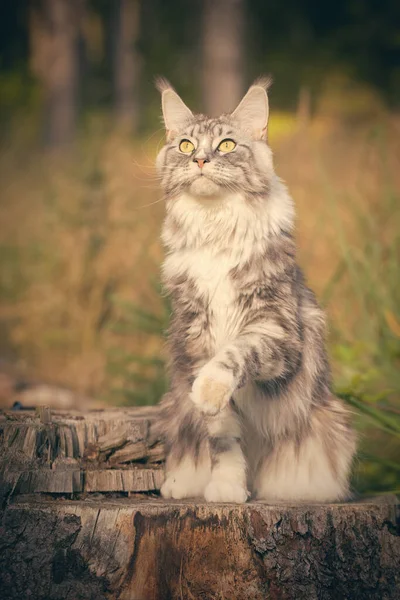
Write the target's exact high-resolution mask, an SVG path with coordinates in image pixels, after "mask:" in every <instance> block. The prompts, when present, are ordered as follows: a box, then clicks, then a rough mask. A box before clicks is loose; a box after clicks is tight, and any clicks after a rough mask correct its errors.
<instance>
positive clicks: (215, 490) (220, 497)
mask: <svg viewBox="0 0 400 600" xmlns="http://www.w3.org/2000/svg"><path fill="white" fill-rule="evenodd" d="M248 497H249V492H248V491H247V490H246V489H245V488H244V487H242V486H241V485H239V484H238V483H232V482H231V481H224V480H221V481H210V483H209V484H208V486H207V487H206V489H205V490H204V498H205V499H206V500H207V502H236V503H238V504H243V502H246V500H247V498H248Z"/></svg>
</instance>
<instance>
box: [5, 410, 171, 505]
mask: <svg viewBox="0 0 400 600" xmlns="http://www.w3.org/2000/svg"><path fill="white" fill-rule="evenodd" d="M156 415H157V409H156V408H152V407H148V408H144V407H143V408H133V409H122V408H121V409H110V410H107V411H103V410H93V411H91V412H87V413H80V412H78V411H50V409H48V408H46V407H39V408H38V409H37V411H36V412H34V411H29V410H28V411H23V412H13V411H4V412H3V413H1V412H0V501H1V498H3V499H4V498H8V497H10V496H12V497H15V496H18V495H20V494H28V493H35V494H41V493H51V494H80V493H84V492H148V491H154V490H158V489H159V488H160V486H161V484H162V482H163V469H162V464H161V463H162V461H163V459H164V449H163V447H162V444H160V443H158V442H157V440H153V439H151V430H150V428H151V424H152V423H153V421H154V419H155V417H156Z"/></svg>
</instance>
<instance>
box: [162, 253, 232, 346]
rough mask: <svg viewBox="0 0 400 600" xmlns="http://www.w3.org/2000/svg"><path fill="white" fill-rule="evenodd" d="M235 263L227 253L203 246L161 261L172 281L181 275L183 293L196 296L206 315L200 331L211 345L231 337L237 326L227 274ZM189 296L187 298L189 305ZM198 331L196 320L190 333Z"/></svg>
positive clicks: (194, 333) (223, 341)
mask: <svg viewBox="0 0 400 600" xmlns="http://www.w3.org/2000/svg"><path fill="white" fill-rule="evenodd" d="M236 264H237V263H236V262H235V260H234V259H233V258H232V257H231V256H230V255H229V254H218V255H213V254H212V253H211V252H207V251H204V250H202V251H200V250H191V251H187V250H186V251H181V252H177V253H174V254H171V255H170V256H168V257H167V259H166V260H165V262H164V266H163V272H164V277H165V278H166V279H167V280H171V281H172V280H173V279H175V278H177V279H180V280H182V278H184V279H185V280H186V281H187V282H188V283H189V285H187V286H185V292H184V293H186V294H188V295H191V294H192V295H193V296H194V297H196V298H198V299H199V304H198V306H199V310H201V311H203V312H205V313H206V315H207V327H205V328H204V327H203V331H202V335H203V336H204V339H207V340H208V345H210V346H211V347H212V348H214V349H215V348H218V347H219V346H220V345H221V344H223V343H226V342H227V341H229V340H230V339H233V338H234V337H235V335H237V332H238V330H239V326H240V322H241V309H240V305H239V301H238V292H237V290H236V287H235V284H234V281H233V280H232V277H231V275H230V273H231V271H232V269H233V268H234V267H235V266H236ZM181 300H185V299H184V298H181ZM191 300H192V298H187V301H188V305H189V304H190V301H191ZM200 307H201V308H200ZM198 333H199V332H197V325H196V321H195V322H194V324H193V335H196V334H198Z"/></svg>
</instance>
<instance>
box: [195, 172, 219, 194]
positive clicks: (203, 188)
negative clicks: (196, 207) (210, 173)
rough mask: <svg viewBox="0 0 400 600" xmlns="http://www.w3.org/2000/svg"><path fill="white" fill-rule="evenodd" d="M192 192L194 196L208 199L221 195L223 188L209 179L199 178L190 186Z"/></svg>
mask: <svg viewBox="0 0 400 600" xmlns="http://www.w3.org/2000/svg"><path fill="white" fill-rule="evenodd" d="M190 192H191V194H193V195H194V196H200V197H205V198H206V197H209V196H217V195H218V194H220V193H221V188H220V186H219V185H218V184H217V183H215V182H214V181H212V180H211V179H209V178H208V177H197V179H195V180H194V181H193V182H192V184H191V186H190Z"/></svg>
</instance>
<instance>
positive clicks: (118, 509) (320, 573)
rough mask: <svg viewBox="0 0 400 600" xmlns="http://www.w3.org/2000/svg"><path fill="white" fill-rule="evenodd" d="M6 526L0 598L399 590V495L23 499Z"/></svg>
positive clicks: (359, 598)
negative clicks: (283, 500)
mask: <svg viewBox="0 0 400 600" xmlns="http://www.w3.org/2000/svg"><path fill="white" fill-rule="evenodd" d="M397 508H398V507H397ZM1 533H2V535H1V536H0V588H1V590H2V600H17V599H18V600H20V599H21V598H30V600H56V599H57V600H61V599H63V600H75V599H77V598H79V599H81V600H85V599H87V600H89V599H90V600H102V599H104V600H105V599H119V600H166V599H167V598H169V599H170V600H183V599H184V600H192V599H195V600H200V599H201V600H215V599H218V600H223V599H225V600H264V599H271V600H303V599H304V600H339V599H340V600H345V599H347V600H366V599H368V600H382V599H385V600H390V599H393V600H394V599H398V598H400V587H399V586H400V537H399V533H400V532H399V529H398V526H397V525H396V506H395V504H394V499H392V504H379V503H376V502H373V503H368V504H347V505H340V504H338V505H322V506H268V505H265V504H262V503H259V502H257V503H255V502H250V503H248V504H244V505H227V504H218V505H215V504H205V503H198V504H193V503H187V502H168V503H167V502H164V501H161V500H159V499H157V498H139V497H137V498H130V499H128V498H126V499H124V498H119V499H113V498H110V499H108V498H103V499H99V498H98V497H97V498H95V499H93V500H90V499H88V500H86V501H67V500H49V499H43V500H40V501H35V500H33V499H32V498H26V499H23V498H20V499H19V500H18V501H17V502H15V503H11V504H9V505H8V506H7V508H6V510H5V511H4V515H3V519H2V532H1Z"/></svg>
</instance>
